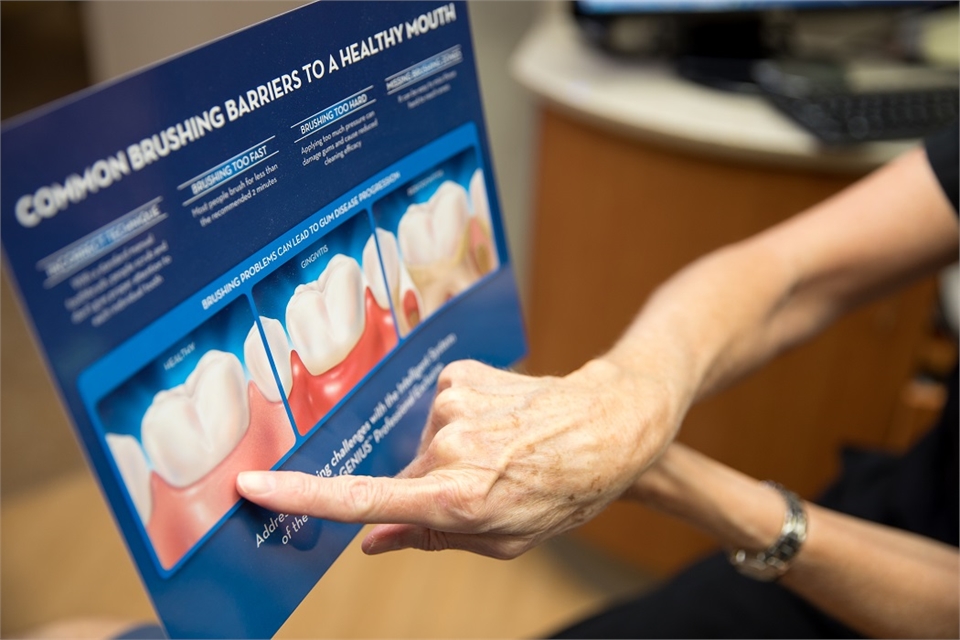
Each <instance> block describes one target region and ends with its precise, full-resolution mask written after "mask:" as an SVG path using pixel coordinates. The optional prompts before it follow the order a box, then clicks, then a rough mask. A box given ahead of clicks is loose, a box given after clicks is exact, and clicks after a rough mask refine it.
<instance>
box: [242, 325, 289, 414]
mask: <svg viewBox="0 0 960 640" xmlns="http://www.w3.org/2000/svg"><path fill="white" fill-rule="evenodd" d="M260 324H262V325H263V333H264V334H265V335H266V336H267V345H268V346H269V348H270V354H271V355H272V356H273V361H274V363H275V364H276V365H277V373H278V374H280V384H281V385H283V395H284V397H289V396H290V387H291V386H292V385H293V375H292V374H291V373H290V343H289V342H288V341H287V333H286V331H284V330H283V325H282V324H280V321H279V320H277V319H275V318H267V317H264V316H260ZM243 361H244V362H245V363H246V364H247V369H248V370H249V371H250V377H251V379H252V380H253V382H254V384H256V385H257V388H258V389H260V393H262V394H263V397H264V398H266V399H267V400H269V401H270V402H280V390H279V389H278V388H277V383H276V381H275V380H274V378H273V370H272V369H271V368H270V360H269V359H268V358H267V351H266V349H264V348H263V340H261V339H260V332H259V331H258V330H257V325H256V324H254V325H253V326H252V327H250V331H249V332H248V333H247V338H246V340H244V341H243Z"/></svg>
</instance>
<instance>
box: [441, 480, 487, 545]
mask: <svg viewBox="0 0 960 640" xmlns="http://www.w3.org/2000/svg"><path fill="white" fill-rule="evenodd" d="M438 500H439V501H440V503H441V505H442V508H443V509H444V511H445V512H446V513H447V514H448V515H449V516H450V517H451V518H453V520H454V521H456V522H457V523H458V524H459V526H460V527H462V528H463V529H464V530H466V531H469V532H470V533H482V532H483V531H484V527H485V526H486V512H487V492H486V490H485V489H484V488H483V487H480V486H478V485H477V484H476V483H472V482H451V483H449V484H447V485H446V486H445V487H444V488H443V489H442V490H441V492H440V495H439V497H438Z"/></svg>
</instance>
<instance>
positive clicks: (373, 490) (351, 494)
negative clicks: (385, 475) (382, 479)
mask: <svg viewBox="0 0 960 640" xmlns="http://www.w3.org/2000/svg"><path fill="white" fill-rule="evenodd" d="M350 480H351V482H350V483H349V484H348V485H347V491H346V495H345V496H344V497H345V499H346V501H347V505H346V506H347V507H348V508H349V509H350V510H351V511H353V512H354V513H356V514H357V517H358V519H360V520H364V519H366V518H368V517H369V516H370V514H371V513H372V512H373V510H374V509H375V508H376V507H377V505H378V504H379V503H380V497H381V493H382V492H381V490H380V485H379V484H378V483H376V482H374V481H373V478H370V477H366V476H352V477H351V478H350Z"/></svg>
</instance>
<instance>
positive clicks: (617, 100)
mask: <svg viewBox="0 0 960 640" xmlns="http://www.w3.org/2000/svg"><path fill="white" fill-rule="evenodd" d="M558 9H560V8H552V9H550V10H548V11H545V12H544V16H543V18H542V19H541V20H540V21H539V22H538V24H537V25H536V26H535V27H534V28H533V29H532V30H531V31H530V33H528V34H527V35H526V37H525V38H524V40H523V42H522V43H521V45H520V47H519V48H518V49H517V52H516V54H515V55H514V58H513V74H514V76H515V77H516V78H517V80H518V81H519V82H520V83H521V84H523V85H524V86H525V87H527V88H528V89H530V90H531V91H533V92H534V93H535V94H537V95H538V96H540V97H541V98H543V99H545V100H546V101H547V102H548V103H550V104H552V105H554V106H555V107H558V108H559V109H561V110H563V111H564V112H566V113H568V114H570V115H573V116H575V117H578V118H580V119H583V120H586V121H589V122H592V123H594V124H596V125H599V126H601V127H604V128H607V129H612V130H615V131H617V132H619V133H623V134H627V135H631V136H634V137H637V138H640V139H644V140H651V141H655V142H658V143H661V144H666V145H668V146H670V147H673V148H678V149H684V150H688V151H692V152H695V153H706V154H710V155H715V156H720V157H726V158H735V159H739V160H746V161H751V162H761V163H764V164H767V165H769V164H771V163H773V164H777V165H781V166H788V167H804V168H812V169H819V170H824V171H833V172H843V173H865V172H867V171H869V170H871V169H874V168H876V167H878V166H879V165H881V164H883V163H885V162H887V161H888V160H890V159H892V158H893V157H895V156H897V155H899V154H900V153H902V152H903V151H905V150H907V149H908V148H910V147H911V146H913V145H915V144H916V143H917V142H916V141H903V142H877V143H867V144H862V145H857V146H855V147H848V148H843V149H829V148H824V147H823V146H822V145H820V144H819V143H818V142H817V141H816V139H815V138H813V137H812V136H811V135H810V134H808V133H806V132H805V131H803V130H802V129H800V128H799V127H798V126H796V125H795V124H793V123H792V122H791V121H790V120H788V119H787V118H786V116H784V115H782V114H780V113H779V112H778V111H777V110H776V109H774V108H773V107H772V106H770V105H769V104H767V102H766V101H765V100H764V99H763V98H761V97H759V96H754V95H744V94H736V93H728V92H723V91H718V90H715V89H711V88H708V87H704V86H700V85H697V84H694V83H692V82H689V81H687V80H684V79H682V78H678V77H677V76H676V75H675V74H674V73H673V72H672V70H671V69H670V67H669V65H668V64H666V63H664V62H654V61H647V62H645V61H637V60H621V59H616V58H613V57H611V56H608V55H606V54H604V53H603V52H602V51H599V50H597V49H595V48H594V47H592V46H590V45H589V44H588V43H586V42H585V41H584V40H583V38H582V37H581V35H580V33H579V32H578V30H577V26H576V24H575V23H574V22H573V19H572V17H570V16H569V15H568V14H567V13H565V12H563V11H560V10H558Z"/></svg>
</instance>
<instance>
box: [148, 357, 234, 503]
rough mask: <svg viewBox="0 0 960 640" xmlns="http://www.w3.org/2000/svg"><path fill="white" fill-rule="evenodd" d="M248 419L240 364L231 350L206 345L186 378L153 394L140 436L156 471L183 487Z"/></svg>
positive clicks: (222, 452) (223, 452) (227, 448)
mask: <svg viewBox="0 0 960 640" xmlns="http://www.w3.org/2000/svg"><path fill="white" fill-rule="evenodd" d="M249 424H250V411H249V405H248V400H247V388H246V379H245V377H244V373H243V365H241V364H240V360H239V359H238V358H237V357H236V356H235V355H233V354H231V353H227V352H224V351H217V350H210V351H208V352H207V353H205V354H204V355H203V357H202V358H200V361H199V362H198V363H197V366H196V368H195V369H194V370H193V372H192V373H191V374H190V375H189V376H188V377H187V380H186V382H184V383H183V384H182V385H179V386H176V387H174V388H172V389H170V390H168V391H161V392H159V393H157V394H156V395H155V396H154V398H153V402H152V403H151V404H150V407H149V408H148V409H147V411H146V413H145V414H144V416H143V421H142V423H141V428H140V437H141V439H142V440H143V448H144V451H145V452H146V453H147V456H148V457H149V459H150V461H151V462H152V463H153V468H154V469H155V470H156V472H157V473H158V474H159V475H160V476H161V477H162V478H163V479H164V480H165V481H166V482H168V483H169V484H171V485H173V486H175V487H185V486H187V485H190V484H192V483H194V482H196V481H197V480H199V479H200V478H202V477H203V476H204V475H206V474H207V473H208V472H209V471H210V470H212V469H213V468H214V467H216V466H217V464H219V463H220V461H221V460H223V459H224V458H225V457H226V456H227V455H228V454H229V453H230V452H231V451H232V450H233V448H234V447H235V446H236V445H237V443H238V442H240V439H241V438H243V435H244V434H245V433H246V431H247V427H248V426H249Z"/></svg>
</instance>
